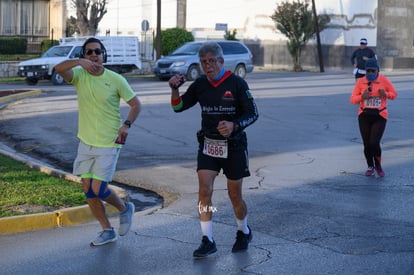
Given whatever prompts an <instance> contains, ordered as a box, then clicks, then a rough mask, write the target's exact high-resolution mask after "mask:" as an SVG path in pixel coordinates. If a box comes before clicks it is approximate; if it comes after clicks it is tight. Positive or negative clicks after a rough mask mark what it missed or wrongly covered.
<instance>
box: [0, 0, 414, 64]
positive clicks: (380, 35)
mask: <svg viewBox="0 0 414 275" xmlns="http://www.w3.org/2000/svg"><path fill="white" fill-rule="evenodd" d="M283 1H286V0H259V1H251V0H227V1H222V0H209V1H208V2H200V1H198V0H186V1H185V0H173V1H171V0H161V29H168V28H173V27H177V26H180V27H181V26H185V27H186V29H187V30H189V31H191V32H192V33H193V35H194V37H195V39H196V40H204V39H217V38H219V39H220V38H223V36H224V32H225V29H227V30H229V31H233V30H236V31H237V38H238V39H239V40H242V41H243V42H244V43H245V44H247V45H248V46H249V48H250V49H251V50H252V52H253V53H254V56H255V65H257V66H263V67H268V68H274V69H290V67H289V66H290V65H291V64H292V61H291V58H290V55H289V53H288V51H287V48H286V41H287V40H286V37H284V36H283V35H282V34H281V33H279V32H278V31H277V29H276V25H275V22H274V21H272V19H271V18H270V16H271V15H272V14H273V12H274V10H275V9H276V7H277V5H278V4H280V3H281V2H283ZM304 1H307V2H308V3H309V4H310V5H311V2H310V1H308V0H304ZM315 2H316V10H317V12H318V14H322V13H324V14H327V15H329V17H330V19H331V21H330V24H329V26H328V28H327V29H325V30H323V31H322V32H321V35H320V37H321V43H322V45H323V60H324V64H325V66H326V67H327V68H331V69H344V68H347V67H350V66H351V62H350V60H349V59H350V56H351V54H352V51H353V50H354V49H355V48H356V47H358V45H359V40H360V38H362V37H364V38H367V39H368V45H369V46H370V47H372V48H374V50H375V51H376V52H377V54H378V57H379V59H380V64H382V66H383V67H389V68H391V69H392V68H413V67H414V64H413V63H414V61H413V60H414V1H412V0H367V1H364V2H363V3H361V2H360V1H358V0H335V1H332V0H317V1H315ZM69 3H70V0H0V16H1V17H0V36H4V35H9V36H14V35H18V36H24V37H27V38H28V41H29V43H30V42H33V43H39V41H41V40H43V39H45V38H52V37H53V38H54V39H59V38H61V37H63V36H65V32H66V29H65V22H66V18H67V17H68V15H70V14H74V11H71V10H70V5H69ZM107 7H108V8H107V14H105V16H104V17H103V20H102V21H101V22H100V24H99V29H98V35H106V34H110V35H134V36H139V37H141V40H144V38H145V40H147V38H148V35H154V34H155V32H156V29H157V28H156V27H157V26H156V24H157V23H156V22H157V9H158V7H157V1H156V0H141V1H129V0H110V1H109V2H108V6H107ZM68 8H69V9H68ZM182 17H185V18H182ZM144 21H145V22H146V23H149V24H148V25H146V26H147V27H148V28H146V29H145V30H143V29H142V22H144ZM217 26H220V28H218V27H217ZM223 26H224V27H223ZM150 40H151V39H150ZM149 51H150V50H149ZM302 57H303V58H302V65H303V67H304V68H305V69H310V70H312V69H317V68H318V65H319V62H318V57H317V50H316V41H315V40H311V41H309V44H308V46H307V47H306V49H305V51H304V53H303V56H302Z"/></svg>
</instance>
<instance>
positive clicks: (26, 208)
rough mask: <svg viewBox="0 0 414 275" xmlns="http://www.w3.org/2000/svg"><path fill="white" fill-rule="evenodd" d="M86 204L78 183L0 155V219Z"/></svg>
mask: <svg viewBox="0 0 414 275" xmlns="http://www.w3.org/2000/svg"><path fill="white" fill-rule="evenodd" d="M84 204H86V199H85V195H84V193H83V188H82V185H81V184H79V183H76V182H71V181H67V180H64V179H60V178H57V177H53V176H49V175H46V174H43V173H41V172H39V171H36V170H33V169H30V168H29V167H27V166H26V165H24V164H22V163H20V162H18V161H16V160H13V159H10V158H8V157H5V156H3V155H0V218H1V217H10V216H17V215H24V214H33V213H40V212H48V211H53V210H57V209H60V208H65V207H71V206H79V205H84Z"/></svg>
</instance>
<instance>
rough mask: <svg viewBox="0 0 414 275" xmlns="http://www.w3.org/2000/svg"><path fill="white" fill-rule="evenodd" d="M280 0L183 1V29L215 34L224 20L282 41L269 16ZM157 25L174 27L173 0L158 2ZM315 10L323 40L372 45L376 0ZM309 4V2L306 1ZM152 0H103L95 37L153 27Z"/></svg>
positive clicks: (329, 0) (328, 2) (325, 4)
mask: <svg viewBox="0 0 414 275" xmlns="http://www.w3.org/2000/svg"><path fill="white" fill-rule="evenodd" d="M282 1H283V0H255V1H252V0H208V1H204V0H187V21H186V25H187V29H189V30H194V35H195V36H196V38H207V37H213V36H219V37H220V36H221V37H222V35H223V34H224V31H215V30H214V29H215V25H216V23H226V24H227V26H228V30H233V29H237V33H238V38H240V39H252V40H272V41H284V40H285V37H284V36H283V35H282V34H280V33H278V32H277V30H276V27H275V23H274V22H273V20H272V19H271V18H270V16H271V15H272V13H273V12H274V10H275V8H276V5H277V3H281V2H282ZM161 2H162V10H161V12H162V18H161V24H162V29H167V28H172V27H175V26H176V13H177V2H176V0H162V1H161ZM315 2H316V5H317V7H316V8H317V12H318V13H319V14H320V13H327V14H329V15H330V16H331V23H330V28H329V29H327V30H325V31H323V32H322V33H321V39H322V43H323V44H330V45H347V46H354V45H355V46H357V45H359V39H360V38H361V37H365V38H367V39H368V43H369V45H370V46H376V32H377V28H376V8H377V0H365V1H360V0H316V1H315ZM309 3H310V4H311V2H310V1H309ZM156 14H157V0H141V1H130V0H109V5H108V13H107V14H106V15H105V16H104V18H103V20H102V21H101V23H100V24H99V26H100V27H99V29H100V31H101V33H100V34H101V35H104V34H105V31H106V30H110V32H111V35H116V33H117V32H118V33H119V34H120V35H140V34H141V22H142V20H144V19H145V20H148V21H149V22H150V30H151V31H152V30H155V29H156V21H157V18H156Z"/></svg>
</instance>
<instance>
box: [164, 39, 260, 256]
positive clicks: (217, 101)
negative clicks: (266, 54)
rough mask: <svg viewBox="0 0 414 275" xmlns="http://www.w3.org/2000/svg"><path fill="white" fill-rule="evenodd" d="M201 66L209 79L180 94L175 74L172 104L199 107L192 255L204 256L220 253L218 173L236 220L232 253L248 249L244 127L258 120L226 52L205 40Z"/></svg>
mask: <svg viewBox="0 0 414 275" xmlns="http://www.w3.org/2000/svg"><path fill="white" fill-rule="evenodd" d="M199 58H200V64H201V66H202V68H203V71H204V73H205V75H203V76H201V77H200V78H198V79H196V80H195V81H194V82H193V83H192V84H191V85H190V87H189V88H188V89H187V91H186V92H185V93H184V94H183V95H181V96H180V93H179V91H178V87H179V86H180V84H182V83H183V81H184V80H183V79H182V78H180V77H179V76H173V77H172V78H171V79H170V81H169V85H170V87H171V105H172V108H173V110H174V111H175V112H182V111H184V110H187V109H189V108H191V107H193V106H194V105H196V104H197V103H198V104H199V105H200V107H201V118H202V119H201V130H200V131H199V132H198V133H197V137H198V141H199V150H198V156H197V175H198V180H199V191H198V197H199V199H198V211H199V217H200V225H201V231H202V235H203V237H202V241H201V245H200V246H199V248H198V249H196V250H195V251H194V253H193V256H194V257H206V256H208V255H210V254H212V253H214V252H216V251H217V248H216V243H215V242H214V239H213V223H212V215H213V212H215V211H216V209H215V207H213V205H212V195H213V186H214V180H215V178H216V177H217V175H218V173H219V172H220V170H223V174H224V175H226V178H227V188H228V194H229V197H230V201H231V203H232V206H233V209H234V213H235V216H236V222H237V232H236V242H235V243H234V245H233V248H232V252H241V251H246V250H247V248H248V244H249V242H250V241H251V239H252V236H253V235H252V231H251V229H250V227H249V226H248V223H247V205H246V203H245V201H244V200H243V196H242V182H243V178H244V177H248V176H250V172H249V164H248V155H247V137H246V133H245V131H244V129H245V128H246V127H248V126H250V125H251V124H253V123H254V122H255V121H256V120H257V118H258V116H259V115H258V112H257V107H256V103H255V102H254V99H253V97H252V95H251V93H250V89H249V86H248V85H247V83H246V82H245V81H244V79H242V78H240V77H239V76H237V75H235V74H234V73H232V72H230V71H226V70H225V69H224V67H223V64H224V58H223V50H222V49H221V47H220V45H218V44H217V43H215V42H206V43H205V44H203V46H201V48H200V50H199Z"/></svg>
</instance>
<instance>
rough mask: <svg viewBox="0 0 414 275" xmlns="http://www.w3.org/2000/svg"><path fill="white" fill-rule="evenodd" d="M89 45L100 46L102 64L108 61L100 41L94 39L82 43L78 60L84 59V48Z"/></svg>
mask: <svg viewBox="0 0 414 275" xmlns="http://www.w3.org/2000/svg"><path fill="white" fill-rule="evenodd" d="M89 43H99V45H100V46H101V50H102V57H103V63H106V61H107V59H108V56H107V54H106V49H105V46H104V45H103V44H102V42H101V40H99V39H97V38H95V37H91V38H88V39H87V40H86V41H85V43H83V46H82V51H81V52H80V54H79V57H80V58H85V47H86V45H87V44H89Z"/></svg>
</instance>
